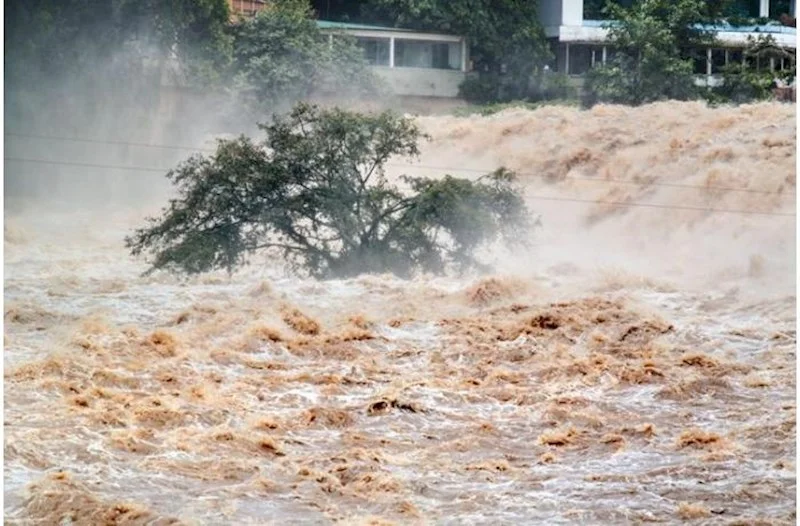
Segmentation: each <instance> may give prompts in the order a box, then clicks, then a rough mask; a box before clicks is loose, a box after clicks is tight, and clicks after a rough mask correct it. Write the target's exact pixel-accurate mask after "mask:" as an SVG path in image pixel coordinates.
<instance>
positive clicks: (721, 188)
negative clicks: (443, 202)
mask: <svg viewBox="0 0 800 526" xmlns="http://www.w3.org/2000/svg"><path fill="white" fill-rule="evenodd" d="M387 165H390V166H397V167H410V168H414V167H415V165H409V164H396V163H395V164H393V163H387ZM416 167H419V168H429V169H431V170H444V171H447V170H453V171H461V172H473V173H484V174H485V173H487V172H489V171H491V170H478V169H476V168H454V167H446V166H426V165H416ZM512 171H513V170H512ZM515 173H516V174H517V175H521V176H529V177H542V175H541V174H536V173H532V172H516V171H515ZM556 180H557V181H588V182H590V183H607V184H610V183H615V184H626V185H632V186H648V185H649V186H664V187H669V188H690V189H697V190H707V191H709V192H711V191H720V192H746V193H751V194H766V195H772V194H775V195H786V194H783V193H782V192H775V191H773V190H756V189H753V188H736V187H730V186H702V185H698V184H682V183H662V182H660V181H650V182H645V181H625V180H624V179H600V178H594V177H575V176H572V175H565V176H563V177H559V178H557V179H556Z"/></svg>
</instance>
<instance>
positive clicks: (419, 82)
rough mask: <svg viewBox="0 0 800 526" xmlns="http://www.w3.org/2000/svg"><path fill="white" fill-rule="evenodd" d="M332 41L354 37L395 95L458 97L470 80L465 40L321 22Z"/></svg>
mask: <svg viewBox="0 0 800 526" xmlns="http://www.w3.org/2000/svg"><path fill="white" fill-rule="evenodd" d="M317 26H318V27H319V28H320V30H322V31H323V32H324V33H327V34H328V35H329V36H330V38H335V37H336V35H337V34H344V35H349V36H351V37H354V38H355V39H356V41H357V42H358V44H359V46H361V48H362V49H363V50H364V57H365V58H366V60H367V62H368V63H369V64H370V66H371V67H372V69H373V71H374V72H375V73H376V74H377V75H378V76H379V77H380V78H382V79H383V80H384V81H385V83H386V84H387V85H388V87H389V89H390V90H391V91H392V93H393V94H395V95H401V96H410V97H434V98H453V97H458V88H459V85H460V84H461V83H462V82H463V81H464V79H465V78H466V74H467V71H468V65H469V48H468V46H467V41H466V39H465V38H463V37H460V36H455V35H444V34H440V33H426V32H419V31H412V30H407V29H398V28H392V27H381V26H369V25H362V24H348V23H341V22H328V21H324V20H319V21H317Z"/></svg>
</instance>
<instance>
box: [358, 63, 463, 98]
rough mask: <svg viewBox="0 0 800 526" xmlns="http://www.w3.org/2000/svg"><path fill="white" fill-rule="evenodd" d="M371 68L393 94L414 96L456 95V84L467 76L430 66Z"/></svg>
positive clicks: (459, 72) (461, 72)
mask: <svg viewBox="0 0 800 526" xmlns="http://www.w3.org/2000/svg"><path fill="white" fill-rule="evenodd" d="M372 70H373V71H374V72H375V73H376V74H377V75H378V76H379V77H380V78H381V79H383V80H384V82H386V83H387V84H388V87H389V89H390V90H391V92H392V93H393V94H394V95H405V96H414V97H458V86H459V85H460V84H461V83H462V82H464V79H465V78H466V76H467V74H466V72H464V71H454V70H446V69H432V68H388V67H385V66H373V67H372Z"/></svg>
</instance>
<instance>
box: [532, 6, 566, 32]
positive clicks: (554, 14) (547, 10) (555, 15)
mask: <svg viewBox="0 0 800 526" xmlns="http://www.w3.org/2000/svg"><path fill="white" fill-rule="evenodd" d="M566 1H568V2H569V0H566ZM561 2H562V0H544V1H541V2H539V21H540V22H541V23H542V25H543V26H545V27H558V26H560V25H561Z"/></svg>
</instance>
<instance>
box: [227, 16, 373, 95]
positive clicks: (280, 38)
mask: <svg viewBox="0 0 800 526" xmlns="http://www.w3.org/2000/svg"><path fill="white" fill-rule="evenodd" d="M310 15H311V11H310V9H309V7H308V5H307V3H305V2H298V1H288V2H287V1H284V2H276V3H273V4H272V5H270V6H269V7H267V8H265V9H263V10H262V11H261V12H259V14H258V15H257V16H255V17H254V18H250V19H245V20H242V21H240V22H239V23H238V24H236V25H235V26H234V27H233V29H232V33H233V35H234V71H235V74H236V85H237V92H238V93H239V95H240V96H241V97H242V98H243V99H244V101H245V102H246V103H247V106H248V107H249V108H251V109H252V108H257V109H259V110H265V111H275V110H279V109H281V108H282V107H283V106H286V105H291V103H292V102H295V101H298V100H306V99H308V98H310V97H311V96H312V95H314V94H319V93H328V94H341V93H342V92H349V93H350V94H353V95H359V94H363V93H365V92H374V91H376V89H377V84H376V81H375V79H374V78H373V76H372V74H371V72H370V70H369V68H368V67H367V65H366V62H365V60H364V56H363V51H362V50H361V49H360V48H359V47H358V46H357V45H356V43H355V41H354V40H353V39H352V38H350V37H347V36H345V35H335V36H334V37H333V38H330V37H329V36H328V35H324V34H322V33H321V32H320V31H319V29H318V28H317V25H316V23H315V22H314V20H313V19H312V18H311V16H310Z"/></svg>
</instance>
